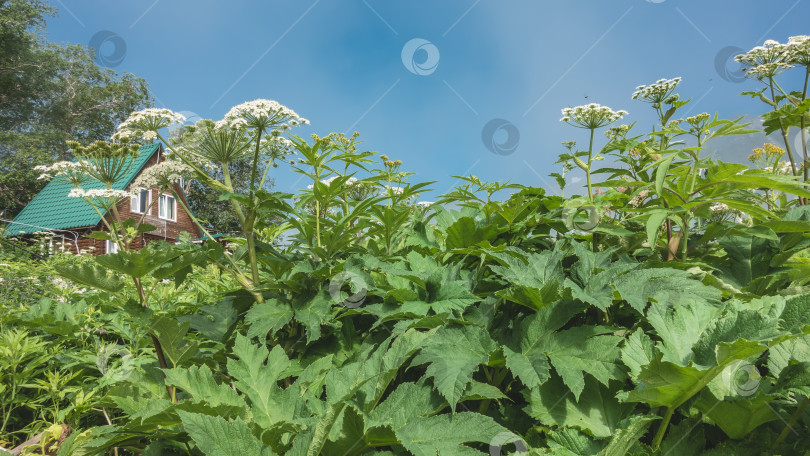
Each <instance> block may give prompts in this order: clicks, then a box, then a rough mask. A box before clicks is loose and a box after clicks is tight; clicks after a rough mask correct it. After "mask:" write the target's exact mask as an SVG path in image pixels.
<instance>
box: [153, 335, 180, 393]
mask: <svg viewBox="0 0 810 456" xmlns="http://www.w3.org/2000/svg"><path fill="white" fill-rule="evenodd" d="M149 336H150V337H151V338H152V345H154V346H155V353H156V354H157V359H158V364H159V365H160V368H161V369H168V368H169V365H168V364H166V355H164V354H163V346H162V345H160V341H159V340H158V338H157V337H155V335H154V334H150V335H149ZM163 377H164V378H165V377H166V374H165V373H164V374H163ZM166 390H167V391H168V392H169V398H171V400H172V402H173V403H174V402H177V395H176V394H175V392H174V387H173V386H169V385H166Z"/></svg>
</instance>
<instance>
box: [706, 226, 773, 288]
mask: <svg viewBox="0 0 810 456" xmlns="http://www.w3.org/2000/svg"><path fill="white" fill-rule="evenodd" d="M719 243H720V246H722V247H723V249H724V250H725V251H726V254H727V258H728V259H727V261H726V262H725V263H724V264H721V265H720V267H719V268H720V269H721V271H722V275H721V277H722V278H723V279H724V280H726V281H727V282H730V283H732V284H733V285H734V286H736V287H737V288H740V289H742V288H745V287H746V286H747V285H748V284H750V283H751V281H752V280H754V279H756V278H758V277H763V276H765V275H767V274H768V273H769V271H770V262H771V257H773V255H774V254H776V253H777V252H778V248H777V244H776V243H775V242H773V241H769V240H767V239H762V238H759V237H754V236H726V237H723V238H720V239H719Z"/></svg>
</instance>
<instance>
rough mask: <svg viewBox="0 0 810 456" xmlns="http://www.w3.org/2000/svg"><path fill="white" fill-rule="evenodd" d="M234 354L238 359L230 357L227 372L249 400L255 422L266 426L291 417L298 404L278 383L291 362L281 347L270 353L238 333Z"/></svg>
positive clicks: (277, 346) (274, 348)
mask: <svg viewBox="0 0 810 456" xmlns="http://www.w3.org/2000/svg"><path fill="white" fill-rule="evenodd" d="M233 354H234V355H235V356H236V357H237V359H228V374H229V375H231V376H232V377H233V378H234V379H235V380H236V381H235V382H234V385H235V386H236V388H237V389H238V390H239V391H241V392H242V393H244V394H245V396H247V398H248V400H249V401H250V406H251V410H252V411H253V419H254V420H255V421H256V423H257V424H258V425H259V426H261V427H263V428H266V429H267V428H270V427H272V426H273V425H274V424H275V423H277V422H279V421H282V420H291V419H292V417H293V413H294V411H295V407H294V405H293V404H292V403H290V398H289V397H288V396H287V395H285V394H284V390H282V389H281V388H280V387H279V386H278V384H277V382H278V380H280V376H281V374H282V372H284V371H285V370H286V369H287V368H288V367H289V366H290V364H291V362H290V359H289V358H288V357H287V354H286V353H284V350H283V349H282V348H281V346H279V345H276V346H275V347H273V350H272V351H270V352H268V351H267V348H266V347H265V346H264V345H253V344H251V343H250V340H249V339H248V338H246V337H244V336H242V335H237V336H236V341H235V343H234V347H233ZM293 399H294V398H293Z"/></svg>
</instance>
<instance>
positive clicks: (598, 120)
mask: <svg viewBox="0 0 810 456" xmlns="http://www.w3.org/2000/svg"><path fill="white" fill-rule="evenodd" d="M562 115H563V116H562V118H561V119H560V122H565V123H568V124H570V125H573V126H575V127H579V128H588V129H596V128H601V127H604V126H605V125H610V124H612V123H613V122H615V121H617V120H619V119H621V118H622V117H624V116H626V115H627V111H622V110H618V111H614V110H612V109H610V108H609V107H607V106H602V105H599V104H596V103H591V104H587V105H582V106H576V107H574V108H570V107H569V108H563V110H562Z"/></svg>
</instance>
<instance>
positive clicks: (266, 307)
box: [245, 299, 293, 338]
mask: <svg viewBox="0 0 810 456" xmlns="http://www.w3.org/2000/svg"><path fill="white" fill-rule="evenodd" d="M292 318H293V310H292V308H291V307H290V306H289V304H285V303H283V302H280V301H279V300H277V299H268V300H266V301H265V302H262V303H259V304H256V305H254V306H253V307H251V308H250V310H248V313H247V315H245V322H246V323H248V324H249V325H250V326H249V327H248V334H247V335H248V337H249V338H254V337H260V338H264V337H267V336H268V335H269V336H270V337H273V336H274V335H275V333H276V332H277V331H278V330H280V329H281V328H283V327H284V325H286V324H287V323H289V322H290V321H291V320H292Z"/></svg>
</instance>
